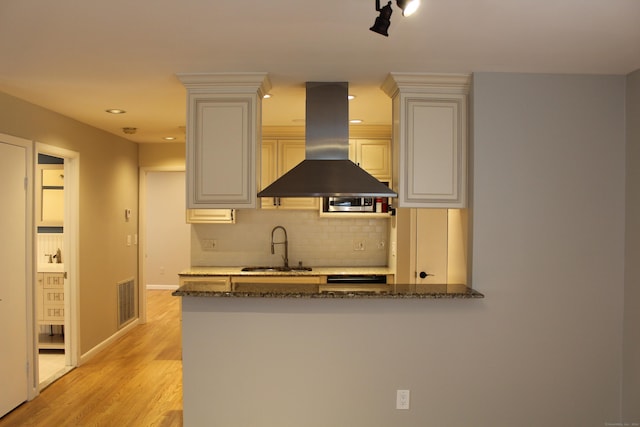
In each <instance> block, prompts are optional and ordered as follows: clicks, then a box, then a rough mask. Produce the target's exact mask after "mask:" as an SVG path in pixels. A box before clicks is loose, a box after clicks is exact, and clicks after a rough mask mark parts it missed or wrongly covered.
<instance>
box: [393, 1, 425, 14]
mask: <svg viewBox="0 0 640 427" xmlns="http://www.w3.org/2000/svg"><path fill="white" fill-rule="evenodd" d="M396 4H397V5H398V7H399V8H400V9H401V10H402V16H411V15H412V14H413V12H415V11H416V10H418V7H420V0H396Z"/></svg>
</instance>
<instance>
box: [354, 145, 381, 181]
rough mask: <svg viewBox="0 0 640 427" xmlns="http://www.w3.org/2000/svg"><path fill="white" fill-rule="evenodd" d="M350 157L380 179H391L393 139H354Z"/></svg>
mask: <svg viewBox="0 0 640 427" xmlns="http://www.w3.org/2000/svg"><path fill="white" fill-rule="evenodd" d="M349 159H350V160H351V161H352V162H354V163H356V164H358V165H359V166H360V167H361V168H362V169H364V170H366V171H367V172H369V173H370V174H371V175H373V176H374V177H376V178H378V179H379V180H380V181H390V180H391V141H390V140H388V139H352V140H350V141H349Z"/></svg>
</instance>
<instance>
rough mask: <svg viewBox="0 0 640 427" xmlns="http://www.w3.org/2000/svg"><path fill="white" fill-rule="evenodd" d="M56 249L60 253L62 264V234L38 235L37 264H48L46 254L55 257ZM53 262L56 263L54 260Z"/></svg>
mask: <svg viewBox="0 0 640 427" xmlns="http://www.w3.org/2000/svg"><path fill="white" fill-rule="evenodd" d="M58 249H60V251H61V252H62V262H64V248H63V234H59V233H55V234H54V233H38V261H37V262H38V264H46V263H48V262H49V256H48V254H51V255H55V254H56V251H57V250H58ZM53 262H56V259H55V258H54V259H53Z"/></svg>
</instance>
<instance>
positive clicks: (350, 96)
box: [347, 95, 356, 101]
mask: <svg viewBox="0 0 640 427" xmlns="http://www.w3.org/2000/svg"><path fill="white" fill-rule="evenodd" d="M355 97H356V96H355V95H347V99H348V100H349V101H351V100H352V99H355Z"/></svg>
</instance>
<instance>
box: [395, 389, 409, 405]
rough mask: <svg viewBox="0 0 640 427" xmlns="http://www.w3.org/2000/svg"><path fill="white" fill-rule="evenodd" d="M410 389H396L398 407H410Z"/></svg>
mask: <svg viewBox="0 0 640 427" xmlns="http://www.w3.org/2000/svg"><path fill="white" fill-rule="evenodd" d="M409 399H410V392H409V390H397V391H396V409H409Z"/></svg>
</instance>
